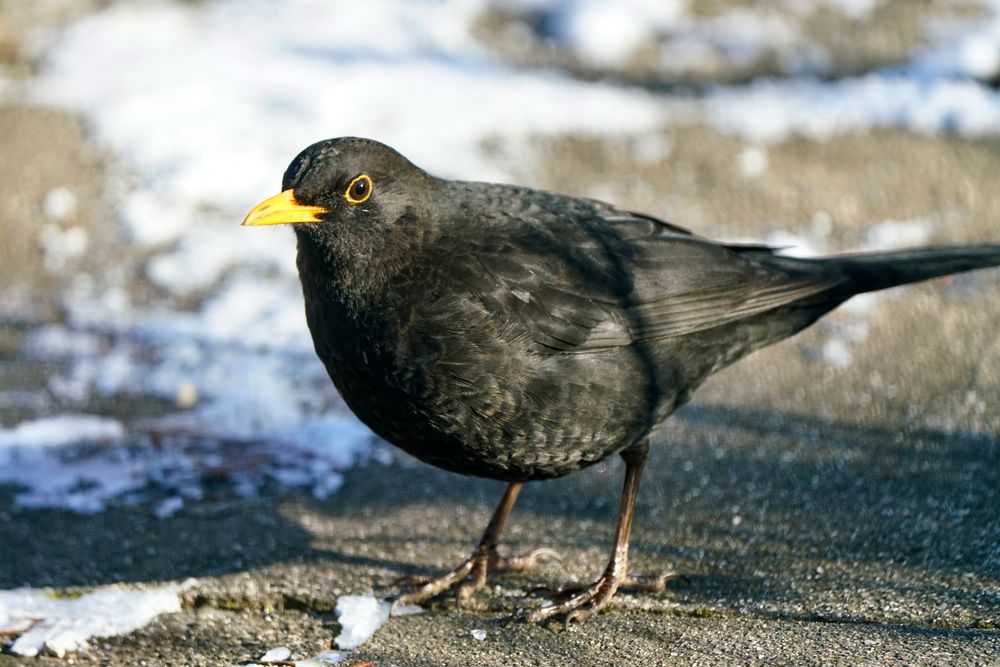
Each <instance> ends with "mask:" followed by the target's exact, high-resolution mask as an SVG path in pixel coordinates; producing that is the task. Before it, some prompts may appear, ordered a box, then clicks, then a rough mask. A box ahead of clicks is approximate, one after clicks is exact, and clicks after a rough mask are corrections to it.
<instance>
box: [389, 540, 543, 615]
mask: <svg viewBox="0 0 1000 667" xmlns="http://www.w3.org/2000/svg"><path fill="white" fill-rule="evenodd" d="M549 559H551V560H559V559H560V556H559V554H558V552H556V551H554V550H552V549H548V548H544V547H543V548H541V549H535V550H534V551H531V552H528V553H524V554H518V555H516V556H510V557H507V558H505V557H503V556H501V555H500V554H499V553H497V550H496V548H491V549H477V550H476V552H475V553H474V554H472V556H471V557H470V558H469V559H468V560H466V561H465V562H463V563H462V564H460V565H459V566H458V567H456V568H455V569H454V570H451V571H450V572H446V573H445V574H443V575H441V576H439V577H434V578H433V579H425V580H421V581H416V582H414V588H413V590H410V591H408V592H407V593H404V594H402V595H400V596H398V597H397V598H396V604H398V605H409V604H420V603H421V602H425V601H426V600H429V599H431V598H433V597H436V596H438V595H441V594H442V593H444V592H446V591H449V590H451V589H455V600H456V603H457V604H458V606H459V607H461V606H462V604H463V603H464V602H466V601H468V600H469V598H471V597H472V596H473V595H475V594H476V592H478V591H479V590H480V589H481V588H483V586H485V585H486V575H487V574H488V573H489V571H490V570H509V571H514V572H525V571H527V570H531V569H532V568H534V567H536V566H537V565H538V564H539V563H540V562H541V561H543V560H549Z"/></svg>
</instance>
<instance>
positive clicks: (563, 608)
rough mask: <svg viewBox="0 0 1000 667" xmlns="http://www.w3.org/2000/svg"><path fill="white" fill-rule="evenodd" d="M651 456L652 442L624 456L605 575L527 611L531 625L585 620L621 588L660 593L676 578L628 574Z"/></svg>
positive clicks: (645, 442) (632, 449)
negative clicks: (637, 505)
mask: <svg viewBox="0 0 1000 667" xmlns="http://www.w3.org/2000/svg"><path fill="white" fill-rule="evenodd" d="M648 456H649V441H648V440H643V441H642V442H641V443H638V444H636V445H633V446H632V447H629V448H628V449H626V450H624V451H623V452H622V453H621V457H622V458H623V459H624V460H625V487H624V488H623V489H622V502H621V509H620V510H619V513H618V524H617V526H616V527H615V542H614V546H613V547H612V549H611V559H610V560H609V561H608V566H607V567H606V568H605V569H604V574H602V575H601V576H600V578H599V579H598V580H597V581H595V582H594V583H593V584H591V585H590V586H586V587H584V588H582V589H579V591H578V592H575V593H573V594H572V595H571V596H570V597H569V598H568V599H566V600H564V601H562V602H559V603H558V604H551V603H550V604H547V605H545V606H542V607H540V608H538V609H532V610H531V611H528V612H525V613H524V616H525V618H526V620H527V621H528V622H529V623H538V622H540V621H544V620H546V619H549V618H552V617H553V616H562V615H565V616H566V623H567V624H568V623H570V622H572V621H584V620H586V619H587V618H589V617H590V616H592V615H593V614H596V613H597V612H599V611H600V610H601V609H603V608H604V607H605V606H607V604H608V602H609V601H610V600H611V598H612V597H614V594H615V592H616V591H617V590H618V588H619V587H620V586H634V587H636V588H642V589H645V590H652V591H661V590H663V588H664V586H665V585H666V582H667V581H668V580H669V579H671V578H673V575H669V574H668V575H664V576H661V577H657V578H642V577H632V576H629V574H628V541H629V535H630V534H631V533H632V517H633V515H634V513H635V498H636V495H637V494H638V492H639V478H640V477H641V476H642V470H643V468H644V467H645V466H646V458H647V457H648Z"/></svg>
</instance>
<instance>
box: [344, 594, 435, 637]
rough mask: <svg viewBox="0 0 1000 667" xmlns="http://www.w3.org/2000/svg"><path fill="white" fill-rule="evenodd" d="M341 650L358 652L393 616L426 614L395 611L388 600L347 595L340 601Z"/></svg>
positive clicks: (409, 608)
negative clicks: (356, 649) (358, 648)
mask: <svg viewBox="0 0 1000 667" xmlns="http://www.w3.org/2000/svg"><path fill="white" fill-rule="evenodd" d="M335 611H336V614H337V622H338V623H340V627H341V630H340V634H339V635H337V638H336V640H334V641H336V643H337V648H339V649H342V650H350V649H355V648H357V647H359V646H361V645H362V644H364V643H365V642H366V641H368V640H369V639H371V638H372V635H374V634H375V632H376V631H377V630H378V629H379V628H381V627H382V626H383V625H385V624H386V622H387V621H388V620H389V617H390V616H409V615H411V614H419V613H421V612H422V611H423V609H421V608H420V607H418V606H416V605H409V606H402V607H395V608H394V607H393V604H392V603H391V602H389V601H388V600H380V599H378V598H376V597H375V596H373V595H371V594H369V595H344V596H342V597H340V598H338V599H337V606H336V609H335Z"/></svg>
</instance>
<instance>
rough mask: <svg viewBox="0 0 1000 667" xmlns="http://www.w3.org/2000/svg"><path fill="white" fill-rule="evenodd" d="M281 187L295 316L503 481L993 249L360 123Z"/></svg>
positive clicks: (399, 433)
mask: <svg viewBox="0 0 1000 667" xmlns="http://www.w3.org/2000/svg"><path fill="white" fill-rule="evenodd" d="M358 183H360V185H358ZM283 190H285V193H286V194H287V199H289V200H290V201H291V206H292V209H290V210H294V211H295V212H296V213H295V215H298V213H297V212H298V211H300V209H302V208H303V207H305V208H309V209H310V210H313V211H316V212H318V213H316V215H315V218H316V219H309V220H300V219H298V218H296V219H287V217H286V218H282V219H278V217H273V219H271V218H268V220H270V221H277V222H309V223H312V224H297V225H295V230H296V232H297V237H298V268H299V274H300V277H301V280H302V287H303V294H304V296H305V303H306V315H307V320H308V323H309V328H310V331H311V332H312V335H313V340H314V342H315V346H316V352H317V354H318V355H319V357H320V358H321V359H322V360H323V362H324V363H325V365H326V368H327V370H328V371H329V374H330V377H331V378H332V379H333V381H334V383H335V384H336V386H337V388H338V390H339V391H340V393H341V395H342V396H343V398H344V400H345V401H346V402H347V404H348V405H349V406H350V407H351V409H352V410H353V411H354V412H355V413H356V414H357V415H358V417H359V418H360V419H361V420H362V421H364V422H365V423H366V424H368V425H369V426H370V427H371V428H372V429H373V430H374V431H376V432H377V433H378V434H379V435H381V436H382V437H384V438H385V439H386V440H388V441H390V442H392V443H393V444H395V445H397V446H399V447H401V448H402V449H404V450H406V451H407V452H409V453H411V454H413V455H414V456H416V457H418V458H420V459H422V460H424V461H427V462H428V463H431V464H433V465H436V466H439V467H442V468H445V469H448V470H452V471H455V472H460V473H465V474H471V475H479V476H483V477H490V478H495V479H500V480H505V481H507V482H510V483H512V485H517V484H519V483H521V482H524V481H528V480H535V479H545V478H551V477H559V476H562V475H566V474H569V473H572V472H574V471H576V470H579V469H581V468H583V467H586V466H588V465H591V464H593V463H596V462H597V461H600V460H602V459H604V458H606V457H608V456H610V455H612V454H614V453H616V452H624V453H625V454H623V455H626V460H627V461H628V460H629V458H628V456H629V455H632V453H633V452H639V451H641V452H642V457H643V460H644V452H645V443H646V442H647V439H648V437H649V435H650V433H651V432H652V431H653V430H655V429H656V428H657V427H658V426H659V425H660V424H662V423H663V421H664V420H665V419H666V418H667V417H668V416H669V415H670V414H671V413H672V412H673V411H674V410H675V409H676V408H677V407H679V406H680V405H682V404H683V403H684V402H686V401H687V400H688V399H689V398H690V396H691V394H692V392H693V391H694V390H695V389H696V388H697V387H698V386H699V385H700V384H701V383H702V382H703V381H704V380H705V378H707V377H708V376H709V375H711V374H712V373H714V372H715V371H718V370H719V369H721V368H723V367H724V366H726V365H728V364H730V363H732V362H734V361H736V360H737V359H739V358H741V357H743V356H744V355H746V354H748V353H749V352H752V351H753V350H755V349H758V348H760V347H762V346H765V345H769V344H771V343H774V342H777V341H779V340H782V339H784V338H787V337H788V336H791V335H793V334H794V333H796V332H798V331H800V330H801V329H803V328H805V327H807V326H808V325H810V324H812V323H813V322H814V321H815V320H816V319H818V318H819V317H820V316H822V315H823V314H825V313H826V312H828V311H829V310H831V309H833V308H835V307H836V306H837V305H839V304H840V303H842V302H843V301H845V300H846V299H848V298H850V297H851V296H852V295H854V294H857V293H859V292H864V291H869V290H873V289H881V288H883V287H889V286H891V285H894V284H902V283H906V282H913V281H915V280H920V279H924V278H929V277H933V276H936V275H943V274H946V273H952V272H955V271H961V270H968V269H972V268H979V267H984V266H993V265H997V264H1000V246H980V247H967V248H949V249H926V250H917V251H909V252H901V253H895V254H894V253H887V254H882V255H854V256H843V257H840V258H824V259H795V258H789V257H783V256H779V255H776V254H775V253H774V252H772V250H771V249H769V248H765V247H762V246H738V245H736V246H734V245H726V244H721V243H717V242H714V241H711V240H709V239H705V238H702V237H698V236H696V235H693V234H691V233H690V232H688V231H686V230H684V229H682V228H679V227H676V226H674V225H672V224H669V223H666V222H663V221H660V220H657V219H655V218H652V217H649V216H646V215H641V214H636V213H631V212H628V211H623V210H621V209H618V208H616V207H614V206H611V205H609V204H605V203H603V202H598V201H594V200H589V199H580V198H573V197H568V196H563V195H557V194H553V193H549V192H544V191H540V190H533V189H529V188H522V187H515V186H506V185H496V184H486V183H468V182H458V181H447V180H443V179H437V178H434V177H432V176H430V175H428V174H426V173H425V172H423V171H422V170H420V169H419V168H417V167H415V166H414V165H412V164H411V163H409V162H408V161H406V160H405V158H403V157H402V156H400V155H399V154H398V153H395V151H392V149H389V148H388V147H385V146H382V145H381V144H378V143H376V142H371V141H368V140H363V139H340V140H331V141H328V142H321V143H319V144H316V145H314V146H312V147H310V148H308V149H306V151H303V153H301V154H300V155H299V157H297V158H296V160H295V161H294V162H293V163H292V164H291V165H290V166H289V168H288V171H287V172H286V174H285V182H284V187H283ZM354 190H358V191H361V190H363V191H364V192H361V194H360V195H358V196H357V197H355V196H354V195H353V194H352V192H353V191H354ZM288 193H293V194H288ZM362 197H363V199H362ZM269 201H270V200H269ZM262 206H263V205H262ZM265 209H266V207H265ZM251 215H253V213H252V214H251ZM279 217H280V216H279ZM260 219H263V218H260ZM248 224H269V222H250V218H249V217H248ZM636 465H637V466H638V470H640V471H641V461H640V462H639V463H637V464H636ZM637 485H638V473H636V479H635V486H636V488H637ZM512 488H513V486H512ZM518 488H519V487H518ZM633 495H634V492H633ZM514 496H515V497H516V492H515V493H514ZM632 500H633V501H634V497H633V499H632ZM512 504H513V500H511V501H510V505H512ZM506 509H507V510H509V507H507V508H506ZM624 512H625V506H624V505H623V515H624ZM500 513H501V512H500V510H499V509H498V514H500ZM503 516H506V514H505V513H503ZM630 517H631V510H629V518H628V523H629V524H630V522H631V518H630ZM502 518H503V517H501V523H502ZM488 532H489V531H488ZM625 540H626V541H627V531H626V534H625ZM485 541H487V540H486V538H485V537H484V542H485ZM494 544H495V540H494ZM481 548H482V545H481ZM470 562H471V561H470ZM610 570H611V565H609V571H610ZM482 574H483V578H485V565H484V566H483V573H482ZM477 576H478V574H477ZM619 578H620V577H619ZM454 583H455V582H452V584H454ZM619 583H620V582H619ZM616 587H617V584H615V585H614V586H613V587H612V590H611V594H613V592H614V590H613V588H616ZM428 590H430V589H428ZM607 597H610V594H609V595H607ZM588 600H589V602H587V601H584V602H583V603H581V604H583V605H591V606H594V604H596V603H595V602H594V599H593V596H591V598H588ZM603 602H606V600H604V601H603ZM603 602H601V605H598V607H597V608H599V606H602V605H603ZM578 607H580V605H577V607H571V608H568V609H565V610H563V611H566V612H567V613H569V612H572V611H574V610H575V609H577V608H578Z"/></svg>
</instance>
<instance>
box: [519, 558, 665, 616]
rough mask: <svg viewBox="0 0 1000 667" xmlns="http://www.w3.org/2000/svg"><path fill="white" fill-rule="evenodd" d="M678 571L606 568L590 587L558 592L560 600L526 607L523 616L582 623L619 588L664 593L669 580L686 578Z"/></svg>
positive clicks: (602, 606)
mask: <svg viewBox="0 0 1000 667" xmlns="http://www.w3.org/2000/svg"><path fill="white" fill-rule="evenodd" d="M682 577H683V575H680V574H677V573H675V572H666V573H663V574H661V575H658V576H646V575H633V574H616V573H614V572H608V571H606V572H605V573H604V574H603V575H601V577H600V578H599V579H598V580H597V581H595V582H594V583H593V584H591V585H589V586H580V587H574V588H570V589H564V590H562V591H559V592H558V593H556V594H555V595H554V598H555V599H556V600H561V601H560V602H553V601H549V602H547V603H546V604H544V605H542V606H541V607H539V608H537V609H530V610H524V611H522V612H520V615H521V616H522V617H523V618H524V619H525V620H526V621H528V622H529V623H541V622H542V621H546V620H548V619H550V618H553V617H556V616H563V617H565V623H566V625H567V626H569V624H570V623H573V622H577V623H582V622H583V621H586V620H587V619H588V618H590V617H591V616H593V615H594V614H596V613H598V612H600V611H601V610H602V609H604V608H605V607H607V606H608V603H609V602H611V598H613V597H614V596H615V593H616V592H617V591H618V589H619V588H622V587H624V588H634V589H637V590H640V591H645V592H649V593H660V592H662V591H663V590H664V589H666V587H667V582H670V581H673V580H674V579H679V578H682Z"/></svg>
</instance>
